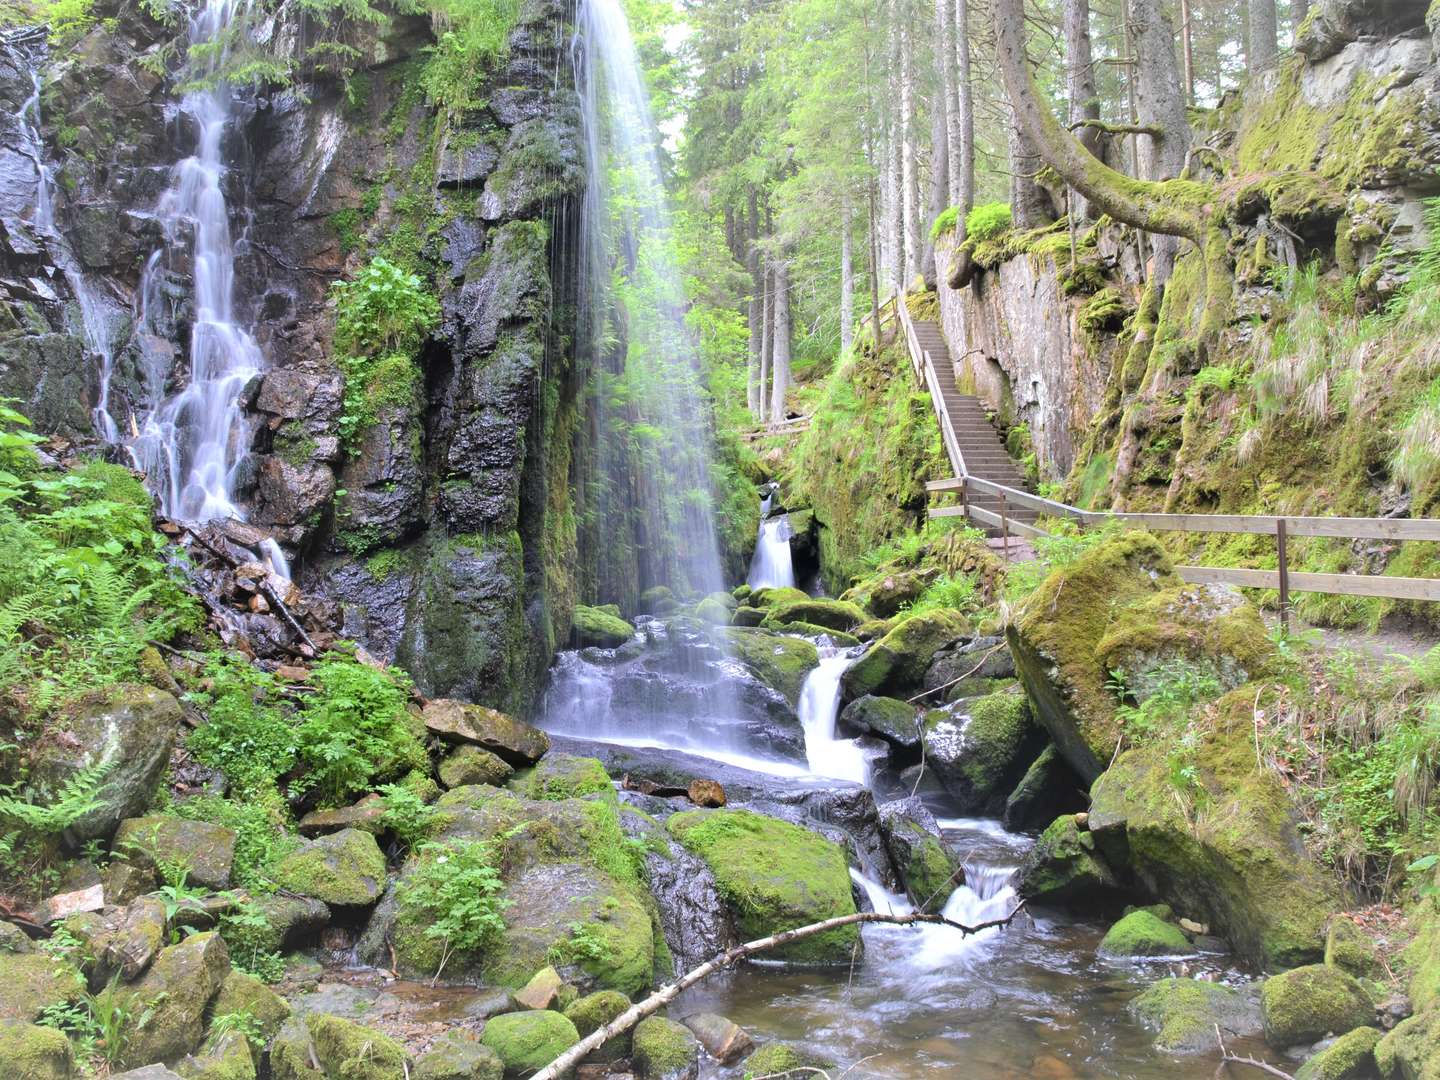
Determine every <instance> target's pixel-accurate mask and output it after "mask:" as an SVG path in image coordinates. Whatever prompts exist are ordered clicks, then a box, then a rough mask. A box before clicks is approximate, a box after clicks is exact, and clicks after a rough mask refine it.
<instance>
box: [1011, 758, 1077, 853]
mask: <svg viewBox="0 0 1440 1080" xmlns="http://www.w3.org/2000/svg"><path fill="white" fill-rule="evenodd" d="M1089 802H1090V801H1089V799H1088V798H1086V795H1085V792H1084V790H1083V789H1082V787H1081V784H1080V778H1079V777H1078V776H1076V775H1075V770H1074V769H1072V768H1070V766H1069V765H1067V764H1065V759H1064V758H1062V757H1061V756H1060V751H1058V750H1056V749H1055V744H1054V743H1046V744H1045V749H1043V750H1041V751H1040V755H1039V756H1038V757H1037V758H1036V759H1035V760H1034V761H1032V762H1031V763H1030V767H1029V768H1028V769H1026V770H1025V775H1024V776H1022V777H1021V778H1020V782H1019V783H1018V784H1016V785H1015V787H1014V789H1013V790H1012V791H1011V792H1010V794H1009V795H1007V796H1006V797H1005V810H1004V812H1003V813H1002V815H1001V820H1002V821H1003V822H1004V824H1005V828H1007V829H1009V830H1010V831H1011V832H1036V831H1038V830H1040V829H1043V828H1045V827H1046V826H1047V825H1048V824H1049V823H1050V822H1052V821H1054V820H1055V818H1056V817H1057V816H1059V815H1061V814H1073V813H1076V812H1079V811H1081V810H1084V809H1085V807H1087V806H1088V805H1089Z"/></svg>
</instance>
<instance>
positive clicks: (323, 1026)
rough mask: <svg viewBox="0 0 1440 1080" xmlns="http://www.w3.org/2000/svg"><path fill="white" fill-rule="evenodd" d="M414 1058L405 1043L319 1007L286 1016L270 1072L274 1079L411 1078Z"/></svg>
mask: <svg viewBox="0 0 1440 1080" xmlns="http://www.w3.org/2000/svg"><path fill="white" fill-rule="evenodd" d="M408 1060H409V1059H408V1056H407V1055H406V1053H405V1048H404V1047H403V1046H401V1045H400V1043H398V1042H396V1041H395V1040H394V1039H392V1038H390V1037H389V1036H388V1035H382V1034H381V1033H380V1032H378V1031H376V1030H375V1029H374V1028H368V1027H364V1026H363V1025H361V1024H357V1023H355V1022H354V1021H353V1020H346V1019H344V1018H343V1017H339V1016H330V1015H327V1014H325V1013H313V1014H311V1015H308V1016H305V1017H304V1018H299V1017H297V1018H294V1019H291V1020H288V1021H286V1023H285V1026H284V1027H283V1028H282V1029H281V1030H280V1034H279V1035H277V1036H276V1037H275V1042H274V1043H273V1044H272V1045H271V1047H270V1075H271V1080H406V1076H407V1069H406V1066H407V1064H408ZM316 1066H318V1068H317V1067H316Z"/></svg>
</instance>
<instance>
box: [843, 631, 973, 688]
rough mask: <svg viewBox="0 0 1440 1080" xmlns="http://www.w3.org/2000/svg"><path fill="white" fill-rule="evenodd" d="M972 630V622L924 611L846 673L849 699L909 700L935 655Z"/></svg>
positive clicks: (880, 641)
mask: <svg viewBox="0 0 1440 1080" xmlns="http://www.w3.org/2000/svg"><path fill="white" fill-rule="evenodd" d="M969 630H970V623H969V621H968V620H967V619H965V618H964V617H963V616H962V615H959V614H958V613H956V612H951V611H943V610H940V611H925V612H921V613H920V614H918V615H911V616H909V617H906V618H903V619H902V621H901V622H899V623H898V624H897V625H896V626H895V627H894V629H892V630H891V631H890V632H889V633H887V634H886V635H885V636H884V637H883V638H881V639H880V640H879V641H878V642H876V643H875V645H874V646H872V647H871V649H870V651H869V652H867V653H866V654H865V655H864V656H862V657H861V658H860V659H859V660H858V661H856V662H855V663H854V664H852V665H851V666H850V667H849V668H847V669H846V670H845V675H844V686H845V692H846V696H848V697H852V698H854V697H859V696H861V695H863V694H877V695H881V696H892V697H905V696H908V695H907V693H906V691H912V692H913V691H914V690H916V689H919V686H920V683H921V680H922V679H923V678H924V676H925V671H926V669H927V668H929V666H930V661H931V660H933V659H934V658H935V653H936V652H938V651H939V650H940V649H941V648H942V647H943V646H945V645H948V644H949V643H950V642H952V641H954V640H955V639H956V638H958V637H960V636H961V635H963V634H965V633H967V632H969Z"/></svg>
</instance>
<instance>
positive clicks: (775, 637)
mask: <svg viewBox="0 0 1440 1080" xmlns="http://www.w3.org/2000/svg"><path fill="white" fill-rule="evenodd" d="M801 595H802V596H803V595H804V594H803V593H802V594H801ZM715 633H716V634H717V635H718V637H717V641H719V642H720V644H721V647H722V648H725V649H726V650H727V651H728V652H730V653H731V654H732V655H733V656H734V657H735V658H736V659H737V660H739V661H740V662H741V663H742V664H744V665H745V666H746V667H747V668H749V669H750V671H751V672H752V673H753V674H754V676H755V677H756V678H757V679H759V680H760V681H761V682H763V683H764V684H765V685H766V686H769V687H771V688H772V689H775V690H778V691H780V693H782V694H784V695H785V699H786V700H787V701H788V702H790V705H791V707H792V708H793V707H796V706H798V705H799V704H800V689H801V687H803V686H804V685H805V677H806V676H807V675H809V674H810V672H811V671H813V670H814V669H815V667H816V666H817V665H818V664H819V663H820V654H819V652H818V651H817V650H816V648H815V646H814V645H812V644H811V643H810V642H808V641H805V640H804V639H802V638H797V637H786V636H783V635H780V634H775V633H772V632H770V631H769V630H760V629H753V628H751V627H742V626H727V627H720V628H717V629H716V631H715Z"/></svg>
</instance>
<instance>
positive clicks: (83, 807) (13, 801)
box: [0, 761, 112, 835]
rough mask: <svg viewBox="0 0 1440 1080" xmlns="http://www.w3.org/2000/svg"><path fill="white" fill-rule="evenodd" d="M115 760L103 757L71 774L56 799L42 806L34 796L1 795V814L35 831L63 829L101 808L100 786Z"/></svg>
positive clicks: (59, 831) (49, 833)
mask: <svg viewBox="0 0 1440 1080" xmlns="http://www.w3.org/2000/svg"><path fill="white" fill-rule="evenodd" d="M111 764H112V763H111V762H109V761H101V762H97V763H95V764H94V765H91V766H89V767H87V768H84V769H81V770H79V771H78V772H76V773H74V774H73V775H71V776H70V777H69V778H68V779H67V780H66V781H65V782H64V783H63V784H61V785H60V791H59V793H58V795H57V797H56V798H55V800H54V801H53V802H51V803H50V804H49V805H45V806H42V805H40V804H39V803H36V802H34V801H33V800H31V799H17V798H14V797H13V796H9V795H0V817H5V818H8V819H10V820H11V821H13V822H15V823H16V824H18V825H20V826H21V827H22V828H25V829H28V830H29V831H30V832H33V833H42V834H45V835H54V834H57V833H62V832H64V831H65V830H66V829H68V828H70V826H72V825H74V824H75V823H76V822H77V821H79V820H80V819H81V818H83V817H84V816H85V815H86V814H89V813H91V812H92V811H94V810H97V809H99V807H100V805H101V800H100V786H101V781H102V780H103V779H104V778H105V774H106V773H107V772H109V771H110V766H111Z"/></svg>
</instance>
